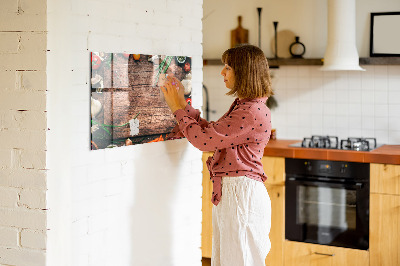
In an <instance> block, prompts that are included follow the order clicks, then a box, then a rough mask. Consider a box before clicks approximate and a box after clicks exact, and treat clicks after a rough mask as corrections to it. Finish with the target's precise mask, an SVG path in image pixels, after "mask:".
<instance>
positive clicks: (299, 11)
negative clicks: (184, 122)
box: [203, 0, 400, 59]
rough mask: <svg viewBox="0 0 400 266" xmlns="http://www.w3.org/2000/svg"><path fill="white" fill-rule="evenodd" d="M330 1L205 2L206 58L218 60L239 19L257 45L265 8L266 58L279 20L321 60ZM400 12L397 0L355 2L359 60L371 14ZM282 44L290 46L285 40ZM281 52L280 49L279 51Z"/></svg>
mask: <svg viewBox="0 0 400 266" xmlns="http://www.w3.org/2000/svg"><path fill="white" fill-rule="evenodd" d="M327 2H328V1H327V0H301V1H297V0H281V1H274V0H253V1H241V0H219V1H215V0H204V18H203V35H204V42H203V43H204V58H206V59H207V58H218V59H219V58H220V57H221V54H222V53H223V52H224V51H225V50H226V49H227V48H229V46H230V31H231V30H233V29H235V28H236V27H237V25H238V24H237V23H238V22H237V17H238V16H242V17H243V18H242V26H243V27H244V28H246V29H248V30H249V43H251V44H254V45H258V12H257V8H258V7H261V8H262V12H261V49H262V50H263V51H264V53H265V55H266V56H267V57H271V56H273V55H274V53H273V45H274V44H273V43H274V26H273V24H272V22H273V21H278V22H279V23H278V27H277V30H278V32H279V31H291V32H292V33H293V34H294V35H296V36H299V37H300V41H301V42H303V43H304V45H305V46H306V54H305V55H304V56H305V57H307V58H321V57H323V56H324V53H325V47H326V41H327V27H328V24H327V23H328V19H327V16H328V9H327ZM399 10H400V2H399V1H398V0H382V1H376V0H356V27H357V30H356V42H357V49H358V53H359V55H360V57H368V56H369V33H370V13H371V12H388V11H399ZM289 35H290V34H284V35H283V36H289ZM280 41H282V42H286V43H289V44H290V43H291V42H288V41H287V40H286V39H285V38H282V39H280ZM293 42H294V39H293ZM280 49H281V48H278V52H279V51H280ZM287 49H289V47H287ZM286 54H287V52H286ZM289 56H290V54H289Z"/></svg>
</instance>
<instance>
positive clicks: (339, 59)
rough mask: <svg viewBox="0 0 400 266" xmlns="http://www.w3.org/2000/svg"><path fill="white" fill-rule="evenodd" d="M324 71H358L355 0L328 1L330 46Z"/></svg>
mask: <svg viewBox="0 0 400 266" xmlns="http://www.w3.org/2000/svg"><path fill="white" fill-rule="evenodd" d="M320 70H323V71H339V70H358V71H365V69H363V68H361V67H360V65H359V57H358V52H357V47H356V2H355V0H328V44H327V47H326V51H325V56H324V65H323V66H322V67H321V68H320Z"/></svg>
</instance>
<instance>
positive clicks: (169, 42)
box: [47, 0, 202, 266]
mask: <svg viewBox="0 0 400 266" xmlns="http://www.w3.org/2000/svg"><path fill="white" fill-rule="evenodd" d="M201 18H202V1H201V0H191V1H185V0H152V1H139V0H135V1H129V0H117V1H100V0H98V1H87V0H68V1H65V0H64V1H61V0H52V1H48V21H47V25H48V49H49V50H50V51H49V52H48V67H47V71H48V79H47V85H48V90H49V93H48V98H47V100H48V102H47V104H48V127H49V128H50V130H49V131H48V136H47V137H48V142H47V145H48V160H47V164H48V168H49V169H50V170H49V174H48V195H47V196H48V197H47V199H48V208H49V219H48V220H49V222H48V227H49V229H50V230H49V233H48V255H47V264H48V265H57V266H62V265H65V266H70V265H74V266H77V265H96V266H99V265H200V264H201V251H200V245H201V239H200V233H201V191H202V188H201V181H202V173H201V171H202V163H201V152H199V151H197V150H196V149H194V148H193V147H192V146H191V145H188V143H187V140H185V139H184V140H177V141H166V142H161V143H152V144H143V145H136V146H129V147H121V148H116V149H107V150H97V151H90V146H89V145H90V144H89V141H90V113H89V102H90V89H89V85H88V81H89V70H90V67H89V66H90V64H89V51H105V52H131V53H133V52H135V53H143V54H168V55H187V56H192V58H193V59H192V62H193V67H192V71H193V89H194V91H193V100H194V102H193V105H194V106H197V107H199V106H200V105H201V103H202V99H201V97H202V96H201V83H202V45H201V42H202V32H201V31H202V24H201Z"/></svg>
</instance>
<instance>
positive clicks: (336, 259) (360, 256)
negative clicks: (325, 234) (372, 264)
mask: <svg viewBox="0 0 400 266" xmlns="http://www.w3.org/2000/svg"><path fill="white" fill-rule="evenodd" d="M284 265H285V266H367V265H369V254H368V251H365V250H357V249H350V248H340V247H332V246H324V245H315V244H308V243H301V242H293V241H287V240H286V241H285V264H284Z"/></svg>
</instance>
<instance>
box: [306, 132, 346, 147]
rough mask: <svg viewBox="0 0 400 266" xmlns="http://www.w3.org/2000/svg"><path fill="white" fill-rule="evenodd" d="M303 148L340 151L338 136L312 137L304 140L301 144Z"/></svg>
mask: <svg viewBox="0 0 400 266" xmlns="http://www.w3.org/2000/svg"><path fill="white" fill-rule="evenodd" d="M301 147H304V148H325V149H338V148H339V140H338V137H336V136H315V135H314V136H312V137H311V138H304V139H303V141H302V142H301Z"/></svg>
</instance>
